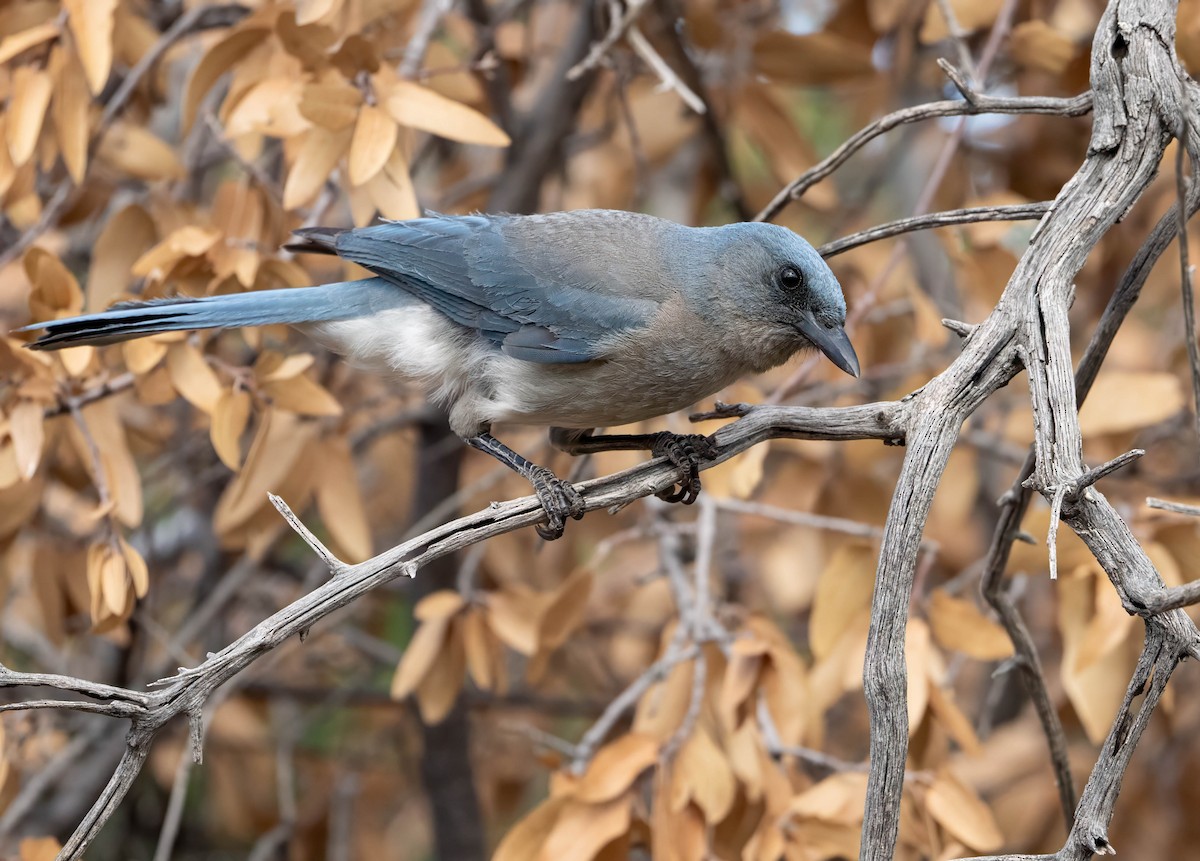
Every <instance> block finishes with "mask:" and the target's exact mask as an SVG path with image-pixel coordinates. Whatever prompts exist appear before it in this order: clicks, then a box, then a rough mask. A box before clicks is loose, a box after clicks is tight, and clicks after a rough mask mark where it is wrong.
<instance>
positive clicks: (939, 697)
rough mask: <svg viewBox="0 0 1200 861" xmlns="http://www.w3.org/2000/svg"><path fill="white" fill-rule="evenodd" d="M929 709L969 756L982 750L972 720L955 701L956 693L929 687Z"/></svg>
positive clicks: (932, 686) (946, 689)
mask: <svg viewBox="0 0 1200 861" xmlns="http://www.w3.org/2000/svg"><path fill="white" fill-rule="evenodd" d="M929 708H930V711H932V712H933V715H934V717H935V718H936V719H937V722H938V723H940V724H941V725H942V726H943V727H944V728H945V730H946V732H948V733H949V734H950V737H951V738H952V739H954V740H955V741H956V742H958V746H959V747H961V748H962V749H963V750H964V751H965V752H966V753H967V754H968V755H969V756H975V755H976V754H978V753H979V752H980V751H981V750H982V745H980V743H979V737H978V736H977V735H975V727H974V726H972V725H971V720H970V718H968V717H967V716H966V715H965V714H963V712H962V709H960V708H959V707H958V703H956V702H955V701H954V692H953V690H951V689H949V688H942V686H941V685H937V684H930V685H929Z"/></svg>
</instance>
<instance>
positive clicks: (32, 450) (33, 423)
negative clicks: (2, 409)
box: [8, 401, 46, 481]
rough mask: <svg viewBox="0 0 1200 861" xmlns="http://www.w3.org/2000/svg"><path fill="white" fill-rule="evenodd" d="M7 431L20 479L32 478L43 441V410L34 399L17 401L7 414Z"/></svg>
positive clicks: (44, 432)
mask: <svg viewBox="0 0 1200 861" xmlns="http://www.w3.org/2000/svg"><path fill="white" fill-rule="evenodd" d="M8 422H9V427H8V432H9V435H10V436H11V437H12V444H13V454H14V455H15V456H16V459H17V471H18V472H19V473H20V476H21V480H22V481H28V480H29V479H31V478H33V474H34V473H35V472H37V468H38V463H39V461H41V459H42V444H43V442H44V441H45V434H46V431H45V427H44V422H45V410H44V408H43V407H42V405H41V404H39V403H37V402H35V401H18V402H17V405H16V406H15V407H13V409H12V412H11V413H9V415H8Z"/></svg>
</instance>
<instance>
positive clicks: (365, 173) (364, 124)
mask: <svg viewBox="0 0 1200 861" xmlns="http://www.w3.org/2000/svg"><path fill="white" fill-rule="evenodd" d="M399 133H400V129H399V127H397V125H396V122H395V121H394V120H393V119H392V118H391V117H390V116H388V115H387V113H386V112H385V111H384V110H383V109H382V108H377V107H375V106H374V105H363V106H362V108H361V109H360V110H359V112H358V122H357V123H356V124H355V126H354V136H353V137H352V138H351V139H350V156H349V159H348V167H349V179H350V182H351V183H353V184H354V185H362V184H363V183H365V182H366V181H367V180H369V179H370V178H371V177H373V176H375V174H377V173H379V171H381V170H383V166H384V165H385V164H386V163H387V160H388V156H390V155H391V154H392V150H394V149H395V148H396V140H397V137H398V135H399Z"/></svg>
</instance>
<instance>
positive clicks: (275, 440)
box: [213, 409, 316, 535]
mask: <svg viewBox="0 0 1200 861" xmlns="http://www.w3.org/2000/svg"><path fill="white" fill-rule="evenodd" d="M315 431H316V429H315V427H314V426H313V425H312V424H311V423H308V422H302V421H300V420H299V419H297V418H296V417H295V416H293V415H292V414H291V413H284V412H280V411H278V410H273V409H267V410H264V411H263V413H262V414H261V417H260V419H259V424H258V431H257V432H256V433H255V435H254V441H253V442H252V443H251V444H250V451H249V452H248V453H247V455H246V462H245V464H244V465H243V466H242V470H241V472H239V473H238V474H237V477H236V478H234V480H233V481H232V482H231V483H230V484H229V485H228V486H227V487H226V488H225V492H224V493H222V494H221V499H220V501H219V502H218V503H217V508H216V511H215V512H214V513H213V528H214V529H216V531H217V533H218V534H219V535H224V534H227V533H229V532H232V531H233V530H234V529H237V528H238V527H240V526H242V525H243V524H245V523H246V521H248V520H250V518H252V517H253V516H254V515H255V514H256V513H257V512H258V511H259V510H260V509H262V508H263V507H264V506H269V505H270V502H269V500H268V499H267V493H268V492H272V491H277V490H279V489H280V488H281V487H282V486H283V484H284V482H285V481H286V480H287V479H288V477H289V476H290V475H291V474H292V473H293V471H294V469H293V468H294V466H295V464H296V462H297V460H299V458H300V456H301V455H302V454H303V453H304V450H305V448H306V447H307V446H308V444H309V441H310V440H311V439H312V437H313V434H314V433H315Z"/></svg>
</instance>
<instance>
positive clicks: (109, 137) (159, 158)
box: [97, 122, 185, 182]
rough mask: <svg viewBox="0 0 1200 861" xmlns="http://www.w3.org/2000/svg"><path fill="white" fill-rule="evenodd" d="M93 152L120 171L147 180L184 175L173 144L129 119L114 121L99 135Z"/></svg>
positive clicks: (174, 177)
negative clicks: (95, 151) (102, 134)
mask: <svg viewBox="0 0 1200 861" xmlns="http://www.w3.org/2000/svg"><path fill="white" fill-rule="evenodd" d="M97 155H98V156H99V157H100V158H102V159H103V160H104V161H106V162H108V163H109V164H111V165H113V166H114V167H116V168H117V169H118V170H120V171H121V172H122V173H127V174H129V175H130V176H133V177H137V178H138V179H144V180H146V181H148V182H154V181H157V180H162V179H182V178H183V177H184V175H185V171H184V167H183V163H182V162H181V161H180V160H179V156H178V155H176V154H175V150H174V148H172V147H171V146H170V145H169V144H168V143H166V142H165V141H164V140H163V139H162V138H160V137H158V136H157V135H155V134H154V133H153V132H151V131H149V130H148V129H146V128H144V127H142V126H139V125H135V124H133V123H123V122H119V123H115V124H114V125H113V126H112V127H111V128H110V129H109V130H108V132H107V133H106V134H105V135H104V137H103V138H102V139H101V141H100V149H99V151H98V153H97Z"/></svg>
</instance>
